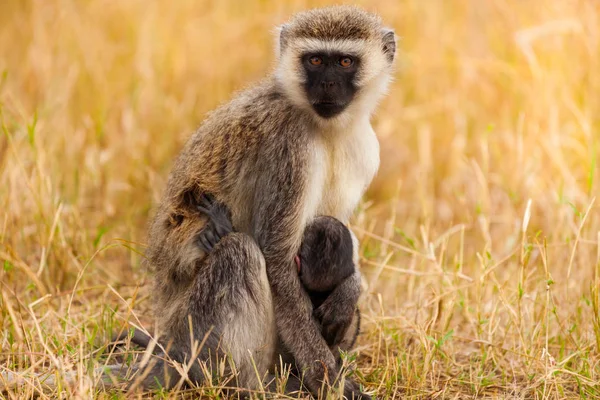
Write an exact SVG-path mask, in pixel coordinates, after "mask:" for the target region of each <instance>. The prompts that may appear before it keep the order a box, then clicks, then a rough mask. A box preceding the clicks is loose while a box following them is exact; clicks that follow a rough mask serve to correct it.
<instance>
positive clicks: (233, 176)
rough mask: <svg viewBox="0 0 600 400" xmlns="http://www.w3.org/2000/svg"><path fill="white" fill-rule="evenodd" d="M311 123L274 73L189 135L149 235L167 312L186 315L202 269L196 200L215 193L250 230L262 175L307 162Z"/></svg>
mask: <svg viewBox="0 0 600 400" xmlns="http://www.w3.org/2000/svg"><path fill="white" fill-rule="evenodd" d="M310 124H311V120H310V119H309V117H308V116H307V115H306V114H304V113H303V112H302V111H300V110H298V109H297V107H294V106H292V104H291V103H290V102H289V101H288V100H287V98H286V97H285V96H284V95H283V94H282V93H281V91H280V90H279V89H278V88H277V84H276V82H275V80H274V79H271V78H269V79H265V80H264V81H262V82H261V83H260V84H259V85H256V86H254V87H253V88H251V89H249V90H246V91H242V92H240V93H238V94H237V95H236V96H235V97H234V98H233V99H232V100H231V101H229V102H228V103H226V104H224V105H222V106H220V107H218V108H217V109H215V110H214V111H212V112H211V113H210V114H209V115H208V116H207V118H206V119H205V120H204V122H203V123H202V125H201V126H200V128H199V129H198V130H197V131H196V132H195V133H194V134H193V135H192V136H191V137H190V139H189V140H188V142H187V143H186V145H185V147H184V148H183V150H182V152H181V153H180V155H179V156H178V157H177V159H176V161H175V163H174V165H173V169H172V171H171V174H170V176H169V179H168V182H167V187H166V190H165V193H164V195H163V199H162V201H161V203H160V205H159V207H158V209H157V212H156V215H155V217H154V220H153V222H152V224H151V228H150V233H149V238H148V241H149V243H148V248H147V252H146V254H147V260H148V261H147V262H148V263H149V267H150V269H151V270H153V272H154V275H155V277H154V278H155V301H154V302H155V304H159V305H160V307H161V308H163V310H162V311H161V314H163V315H164V306H165V305H172V306H173V307H169V309H170V311H169V312H168V313H172V314H173V315H172V316H169V317H168V318H169V319H170V320H172V321H175V320H177V319H181V316H179V315H178V314H179V311H180V310H179V309H178V304H180V303H183V302H184V301H185V299H183V298H181V297H182V294H181V293H184V292H185V290H183V289H184V288H186V287H187V286H188V285H189V283H190V281H191V280H192V277H193V276H194V275H195V274H196V271H195V268H196V267H194V266H192V265H190V263H191V261H192V260H197V259H198V256H199V250H198V249H197V246H196V245H195V243H194V242H193V240H194V237H195V235H196V233H197V232H199V231H200V230H201V229H202V227H203V226H204V224H205V222H206V219H205V218H204V217H203V215H202V214H201V213H199V212H198V211H197V209H196V204H195V200H196V199H198V198H199V197H200V196H201V195H202V193H211V194H212V195H214V196H215V198H216V199H217V200H218V201H220V202H222V203H224V204H225V205H226V206H227V207H228V208H229V209H230V210H231V213H232V221H233V224H234V227H235V228H236V230H239V231H242V232H245V233H248V234H252V226H251V225H252V210H253V208H254V207H255V204H254V203H255V200H256V198H257V196H256V193H255V191H256V190H255V188H256V187H257V181H258V180H259V179H261V177H262V176H264V175H265V174H272V173H273V170H277V173H279V174H286V173H288V171H289V170H290V169H291V168H298V167H299V164H302V163H305V162H306V160H303V159H299V157H301V155H303V154H306V152H305V151H303V148H304V147H305V146H306V145H307V141H308V136H309V134H310ZM279 160H281V161H282V163H281V164H280V163H279ZM285 163H287V164H285ZM289 163H293V164H294V166H293V167H292V166H291V165H289ZM157 317H159V318H160V315H159V314H158V313H157Z"/></svg>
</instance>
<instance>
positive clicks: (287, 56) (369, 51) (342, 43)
mask: <svg viewBox="0 0 600 400" xmlns="http://www.w3.org/2000/svg"><path fill="white" fill-rule="evenodd" d="M332 51H336V52H341V53H343V54H348V55H351V56H352V55H353V56H355V57H359V58H360V60H361V64H360V66H359V70H358V73H357V77H356V85H357V86H358V88H359V90H358V92H357V93H356V96H355V99H354V100H353V101H352V103H351V104H350V106H349V107H348V108H347V109H346V110H344V112H342V113H341V114H340V115H339V116H337V117H334V118H331V119H329V120H327V119H324V118H321V117H319V116H318V115H317V114H316V113H315V112H314V111H313V110H312V107H311V105H310V103H309V101H308V99H307V98H306V94H305V92H304V83H305V79H306V74H305V71H304V68H303V66H302V61H301V59H302V55H303V54H306V53H319V52H332ZM390 72H391V65H390V62H389V61H388V58H387V56H386V55H385V54H384V53H383V47H382V44H381V43H379V42H373V41H368V40H320V39H311V38H297V39H294V40H292V41H290V43H288V44H287V45H286V48H285V49H283V51H282V52H281V53H280V54H279V65H278V68H277V70H276V71H275V77H276V79H277V81H278V82H279V84H280V85H281V87H282V88H283V89H284V91H285V93H286V95H287V96H288V98H289V99H290V100H291V101H292V102H293V103H294V104H295V105H297V106H298V107H301V108H304V109H306V110H310V112H311V113H312V114H313V115H314V116H315V119H316V121H317V123H319V124H324V125H332V122H333V125H338V124H339V123H344V121H346V122H348V120H353V119H354V117H356V116H362V115H357V114H368V115H370V114H371V113H372V112H373V110H374V109H375V106H376V105H377V102H378V101H379V99H380V98H381V96H382V95H383V94H384V93H385V91H386V90H387V86H388V83H389V81H390V78H391V74H390Z"/></svg>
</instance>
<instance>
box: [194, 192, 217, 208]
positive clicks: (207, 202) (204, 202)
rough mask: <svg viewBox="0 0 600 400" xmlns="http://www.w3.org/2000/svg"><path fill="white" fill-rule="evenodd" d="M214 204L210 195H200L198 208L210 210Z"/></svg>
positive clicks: (213, 198)
mask: <svg viewBox="0 0 600 400" xmlns="http://www.w3.org/2000/svg"><path fill="white" fill-rule="evenodd" d="M214 204H215V197H214V196H213V195H212V194H210V193H202V196H200V200H199V201H198V207H203V208H206V209H209V210H210V209H212V208H213V206H214Z"/></svg>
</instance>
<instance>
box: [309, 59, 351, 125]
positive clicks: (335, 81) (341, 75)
mask: <svg viewBox="0 0 600 400" xmlns="http://www.w3.org/2000/svg"><path fill="white" fill-rule="evenodd" d="M302 65H303V66H304V69H305V71H306V82H305V84H304V90H305V91H306V96H307V98H308V101H309V102H310V104H311V105H312V107H313V109H314V110H315V112H316V113H317V114H319V115H320V116H321V117H323V118H332V117H335V116H336V115H338V114H340V113H341V112H342V111H344V110H345V109H346V107H348V105H349V104H350V102H351V101H352V99H353V98H354V95H355V94H356V91H357V87H356V85H355V78H356V73H357V71H358V67H359V59H358V58H357V57H354V56H350V55H346V54H341V53H308V54H305V55H304V56H303V57H302Z"/></svg>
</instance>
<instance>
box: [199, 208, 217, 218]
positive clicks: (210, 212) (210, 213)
mask: <svg viewBox="0 0 600 400" xmlns="http://www.w3.org/2000/svg"><path fill="white" fill-rule="evenodd" d="M196 209H197V210H198V211H200V212H201V213H202V214H204V215H206V216H207V217H208V218H210V219H211V220H212V219H214V213H213V210H212V208H206V207H203V206H196Z"/></svg>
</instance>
